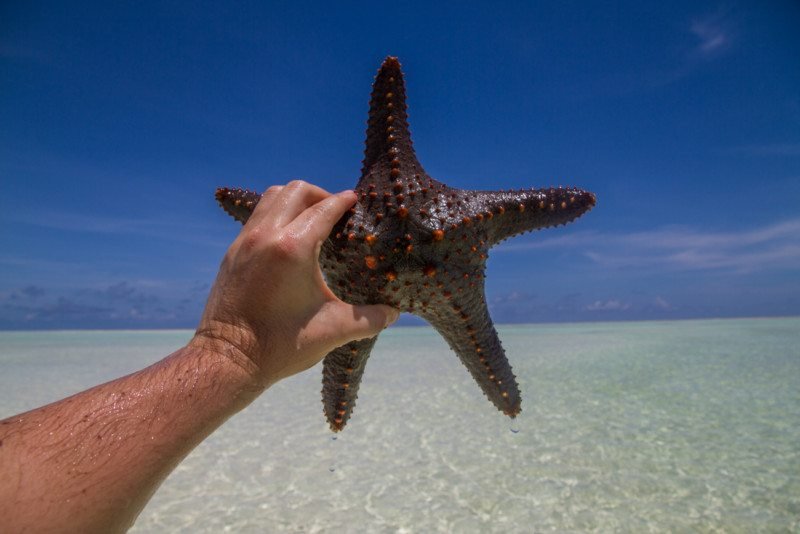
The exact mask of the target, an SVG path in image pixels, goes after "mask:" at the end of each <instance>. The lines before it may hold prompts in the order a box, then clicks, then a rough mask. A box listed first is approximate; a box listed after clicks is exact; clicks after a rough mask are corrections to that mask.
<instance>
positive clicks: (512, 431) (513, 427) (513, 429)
mask: <svg viewBox="0 0 800 534" xmlns="http://www.w3.org/2000/svg"><path fill="white" fill-rule="evenodd" d="M510 430H511V433H512V434H518V433H519V426H518V425H514V426H512V427H511V428H510Z"/></svg>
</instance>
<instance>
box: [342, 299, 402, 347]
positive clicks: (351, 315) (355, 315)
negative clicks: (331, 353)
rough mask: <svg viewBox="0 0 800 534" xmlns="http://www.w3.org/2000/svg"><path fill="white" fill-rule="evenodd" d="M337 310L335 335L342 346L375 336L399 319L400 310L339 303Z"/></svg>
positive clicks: (388, 307)
mask: <svg viewBox="0 0 800 534" xmlns="http://www.w3.org/2000/svg"><path fill="white" fill-rule="evenodd" d="M337 308H338V309H337V310H336V312H335V313H336V323H337V333H338V335H339V336H341V338H342V344H344V343H347V342H349V341H354V340H356V339H364V338H368V337H373V336H377V335H378V334H380V333H381V330H383V329H384V328H386V327H387V326H389V325H390V324H392V323H393V322H395V321H396V320H397V318H398V317H400V310H398V309H396V308H392V307H391V306H387V305H385V304H371V305H368V304H358V305H354V304H347V303H346V302H340V303H339V306H337Z"/></svg>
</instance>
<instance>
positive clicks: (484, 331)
mask: <svg viewBox="0 0 800 534" xmlns="http://www.w3.org/2000/svg"><path fill="white" fill-rule="evenodd" d="M479 285H480V287H478V286H477V285H476V286H475V287H471V288H467V290H465V291H462V292H461V293H459V295H458V296H457V297H456V296H453V297H451V298H450V299H449V300H448V303H447V304H444V305H442V306H438V307H436V308H433V309H428V310H427V311H425V312H422V313H420V315H421V316H422V317H424V318H425V319H426V320H427V321H428V322H430V323H431V325H433V327H434V328H435V329H436V330H437V331H438V332H439V334H441V335H442V337H444V338H445V340H446V341H447V343H448V344H449V345H450V348H452V349H453V351H455V353H456V354H457V355H458V357H459V358H460V359H461V361H462V363H463V364H464V365H465V366H466V368H467V370H469V372H470V374H471V375H472V377H473V378H474V379H475V381H476V382H477V383H478V385H479V386H480V388H481V389H482V390H483V393H484V394H485V395H486V396H487V397H488V398H489V400H490V401H491V402H492V404H494V405H495V406H496V407H497V409H498V410H500V411H501V412H503V413H504V414H506V415H508V416H509V417H515V416H516V415H517V414H518V413H519V412H520V410H521V406H520V404H521V397H520V392H519V386H517V380H516V377H515V376H514V373H513V371H512V369H511V365H510V364H509V363H508V359H507V358H506V354H505V351H504V350H503V346H502V345H501V344H500V339H499V338H498V336H497V331H496V330H495V328H494V324H493V323H492V319H491V317H490V316H489V310H488V308H487V307H486V300H485V298H484V293H483V284H479Z"/></svg>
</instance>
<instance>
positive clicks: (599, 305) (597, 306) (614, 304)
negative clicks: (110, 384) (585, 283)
mask: <svg viewBox="0 0 800 534" xmlns="http://www.w3.org/2000/svg"><path fill="white" fill-rule="evenodd" d="M630 307H631V305H630V304H629V303H627V302H622V301H619V300H617V299H610V300H606V301H602V300H596V301H594V302H592V303H591V304H588V305H586V306H585V307H584V309H585V310H587V311H621V310H627V309H628V308H630Z"/></svg>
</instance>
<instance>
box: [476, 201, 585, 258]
mask: <svg viewBox="0 0 800 534" xmlns="http://www.w3.org/2000/svg"><path fill="white" fill-rule="evenodd" d="M464 194H465V195H464V196H465V197H466V199H465V210H464V212H463V214H464V216H465V217H467V218H469V220H470V221H471V222H472V223H474V224H475V225H477V226H483V227H484V228H485V230H486V234H487V241H488V245H489V246H492V245H494V244H497V243H499V242H501V241H503V240H505V239H508V238H509V237H512V236H515V235H517V234H521V233H523V232H529V231H531V230H540V229H542V228H548V227H551V226H558V225H561V224H567V223H569V222H572V221H573V220H575V219H577V218H578V217H580V216H581V215H583V214H584V213H586V212H587V211H589V210H590V209H592V208H593V207H594V205H595V202H596V199H595V195H594V193H590V192H588V191H584V190H582V189H577V188H572V187H568V188H563V187H558V188H555V187H550V188H547V189H521V190H519V191H464Z"/></svg>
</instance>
